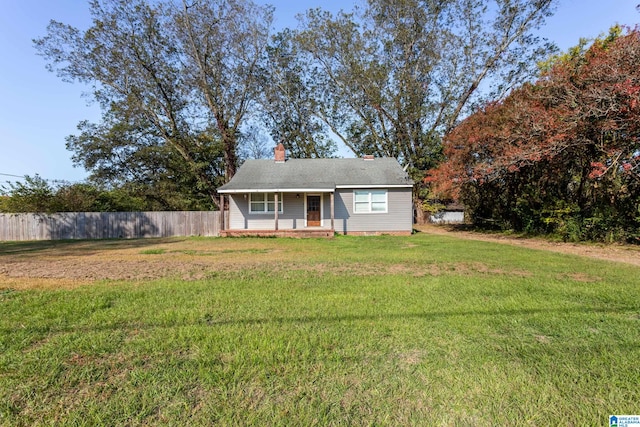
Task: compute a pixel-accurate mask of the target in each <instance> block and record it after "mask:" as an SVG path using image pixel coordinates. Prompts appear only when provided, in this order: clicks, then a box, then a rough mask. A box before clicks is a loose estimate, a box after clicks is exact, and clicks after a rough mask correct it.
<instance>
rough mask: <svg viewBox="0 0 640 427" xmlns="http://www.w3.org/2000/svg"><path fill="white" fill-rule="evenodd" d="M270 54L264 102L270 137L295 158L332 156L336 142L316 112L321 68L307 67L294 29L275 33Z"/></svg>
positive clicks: (265, 74) (266, 68)
mask: <svg viewBox="0 0 640 427" xmlns="http://www.w3.org/2000/svg"><path fill="white" fill-rule="evenodd" d="M267 55H268V56H267V62H266V66H265V70H264V71H265V72H264V84H263V91H262V98H261V101H262V109H263V117H264V118H265V123H266V125H267V127H268V128H269V130H270V134H271V137H272V138H273V140H274V141H278V142H282V144H283V145H284V146H285V148H286V149H287V150H288V152H289V155H290V156H291V157H293V158H325V157H331V156H332V155H333V153H334V152H335V150H336V144H335V143H334V142H333V140H332V139H331V138H329V137H328V129H327V126H326V125H325V124H324V123H323V122H322V121H321V120H320V119H318V117H317V116H316V115H314V111H316V105H315V101H314V99H313V96H312V90H313V87H314V85H316V83H317V80H318V79H317V74H318V70H317V69H315V68H308V67H306V66H305V64H304V56H303V55H302V54H301V52H300V46H299V44H298V43H296V40H295V32H294V31H292V30H290V29H285V30H283V31H282V32H280V33H278V34H276V35H274V36H273V37H272V40H271V43H270V44H269V46H268V47H267Z"/></svg>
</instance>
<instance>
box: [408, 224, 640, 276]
mask: <svg viewBox="0 0 640 427" xmlns="http://www.w3.org/2000/svg"><path fill="white" fill-rule="evenodd" d="M417 229H418V230H420V231H422V232H424V233H428V234H441V235H450V236H454V237H459V238H461V239H469V240H480V241H483V242H495V243H502V244H505V245H514V246H521V247H525V248H531V249H543V250H547V251H552V252H558V253H564V254H572V255H580V256H585V257H589V258H595V259H603V260H607V261H617V262H624V263H627V264H633V265H637V266H640V247H638V246H631V245H604V244H593V243H563V242H550V241H547V240H543V239H538V238H523V237H511V236H505V235H491V234H486V233H479V232H474V231H460V230H456V229H455V228H452V227H448V226H436V225H423V226H419V227H417Z"/></svg>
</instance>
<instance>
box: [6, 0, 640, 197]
mask: <svg viewBox="0 0 640 427" xmlns="http://www.w3.org/2000/svg"><path fill="white" fill-rule="evenodd" d="M356 1H358V0H356ZM258 2H259V3H269V4H272V5H273V6H274V7H275V19H276V22H275V26H276V27H277V28H283V27H295V26H296V20H295V16H296V15H297V14H299V13H302V12H304V11H305V10H307V9H309V8H315V7H321V8H323V9H326V10H330V11H333V12H335V11H338V10H340V9H341V8H344V9H345V10H351V9H352V5H353V4H354V1H352V0H342V1H339V0H322V1H321V0H272V1H267V0H264V1H260V0H258ZM639 3H640V0H560V4H559V7H558V9H557V11H556V13H555V14H554V16H553V17H551V18H550V19H549V20H548V21H547V24H546V25H545V26H544V27H543V28H542V29H541V30H540V32H539V35H540V36H542V37H545V38H547V39H548V40H550V41H552V42H554V43H555V44H556V45H557V46H558V47H559V48H560V50H566V49H567V48H569V47H571V46H574V45H576V44H577V42H578V40H579V39H580V38H581V37H587V38H593V37H596V36H598V35H600V34H602V33H605V32H607V30H608V29H609V28H610V27H611V26H612V25H614V24H623V25H631V26H634V25H635V24H637V23H640V13H639V12H638V11H637V10H636V6H637V5H638V4H639ZM51 19H55V20H57V21H60V22H63V23H65V24H70V25H73V26H75V27H77V28H80V29H85V28H87V27H88V26H89V25H90V23H91V19H90V15H89V12H88V5H87V1H86V0H2V10H1V12H0V186H3V185H5V186H6V183H7V181H12V182H15V181H18V180H19V179H20V178H19V177H23V176H25V175H29V176H34V175H36V174H38V175H40V176H41V177H42V178H45V179H47V180H50V181H67V182H80V181H82V180H84V179H85V178H86V177H87V175H88V173H87V172H86V171H85V170H84V169H82V168H78V167H74V166H73V163H72V161H71V156H72V153H71V152H70V151H67V150H66V148H65V137H66V136H68V135H71V134H77V124H78V123H79V122H80V121H81V120H89V121H94V122H95V121H99V119H100V111H99V108H98V107H97V105H95V104H93V105H92V104H91V102H90V99H88V98H86V97H83V96H82V93H83V90H84V89H85V88H83V87H82V86H80V85H79V84H77V83H76V84H70V83H65V82H62V81H61V80H60V79H59V78H58V77H56V75H55V73H51V72H49V71H47V70H46V68H45V65H46V63H45V60H44V59H43V58H42V57H40V56H38V55H36V51H35V49H34V47H33V41H32V40H33V39H34V38H38V37H42V36H44V35H45V33H46V27H47V24H48V22H49V21H50V20H51Z"/></svg>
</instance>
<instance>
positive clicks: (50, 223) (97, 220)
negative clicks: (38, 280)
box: [0, 211, 228, 241]
mask: <svg viewBox="0 0 640 427" xmlns="http://www.w3.org/2000/svg"><path fill="white" fill-rule="evenodd" d="M225 213H226V215H225V216H227V215H228V212H225ZM219 235H220V212H219V211H180V212H63V213H54V214H45V213H20V214H0V241H18V240H65V239H119V238H120V239H133V238H143V237H172V236H219Z"/></svg>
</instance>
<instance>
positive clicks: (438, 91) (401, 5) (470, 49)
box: [297, 0, 554, 212]
mask: <svg viewBox="0 0 640 427" xmlns="http://www.w3.org/2000/svg"><path fill="white" fill-rule="evenodd" d="M553 4H554V1H553V0H536V1H528V0H517V1H514V0H497V1H495V2H488V1H481V0H472V1H469V0H455V1H454V0H452V1H446V2H443V1H433V0H400V1H391V0H369V1H367V3H366V6H365V7H364V9H356V10H355V11H354V12H353V13H344V12H341V13H339V14H337V15H336V16H335V17H334V16H333V15H331V14H330V13H328V12H324V11H322V10H319V9H317V10H311V11H309V12H308V13H307V14H306V16H305V18H304V20H303V23H302V31H300V33H299V34H298V36H297V40H298V41H299V43H300V45H301V49H302V50H303V51H304V52H306V59H305V61H304V63H305V64H307V65H308V67H310V68H311V69H313V68H317V69H318V70H319V72H318V73H316V76H317V79H318V81H317V82H316V84H315V85H314V86H312V89H313V93H312V97H313V99H314V103H313V105H314V107H315V110H314V114H316V115H317V117H319V118H320V119H321V120H322V121H323V122H324V123H325V124H326V125H327V126H328V127H329V128H330V130H331V131H332V132H333V133H334V134H335V135H337V137H338V138H339V139H340V140H341V141H342V142H343V143H344V144H345V145H346V146H347V147H348V148H349V149H351V150H352V151H353V152H354V153H355V154H357V155H363V154H374V155H378V156H390V157H396V158H398V160H399V161H400V162H401V163H402V164H405V165H407V166H408V168H409V172H410V173H411V175H412V176H413V177H414V178H420V177H421V176H423V174H424V172H425V171H426V170H428V169H430V168H432V167H434V166H435V165H436V164H437V163H438V162H439V160H440V158H441V138H442V136H443V135H445V134H447V133H448V132H449V131H450V130H451V129H452V128H453V127H454V125H455V124H456V123H457V121H458V119H459V118H460V117H463V116H464V115H466V114H467V113H468V112H469V111H470V109H471V108H472V107H473V105H474V104H476V103H478V102H479V101H480V100H481V99H482V97H483V96H487V95H488V94H491V95H492V96H493V97H498V98H500V97H502V96H503V95H504V94H505V93H507V92H508V91H509V90H510V88H512V87H513V86H514V85H516V84H518V83H519V82H522V81H523V80H524V79H527V78H530V77H531V75H532V71H533V68H534V66H535V63H536V60H537V59H540V58H542V57H543V56H546V55H548V53H549V51H550V50H551V46H549V45H547V44H542V43H541V42H540V40H538V39H537V38H536V37H534V36H533V35H532V30H534V29H535V28H538V27H539V26H540V25H542V23H543V22H544V19H545V18H546V17H547V16H549V15H550V14H551V12H552V9H553ZM418 199H419V198H418ZM417 205H418V206H420V205H421V201H420V200H417ZM418 212H421V209H418Z"/></svg>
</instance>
